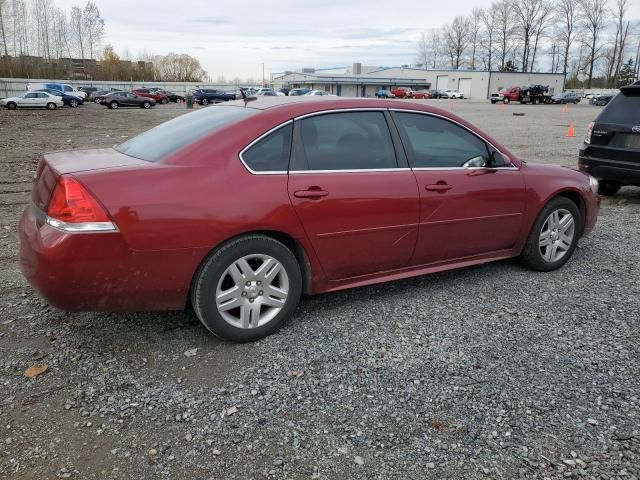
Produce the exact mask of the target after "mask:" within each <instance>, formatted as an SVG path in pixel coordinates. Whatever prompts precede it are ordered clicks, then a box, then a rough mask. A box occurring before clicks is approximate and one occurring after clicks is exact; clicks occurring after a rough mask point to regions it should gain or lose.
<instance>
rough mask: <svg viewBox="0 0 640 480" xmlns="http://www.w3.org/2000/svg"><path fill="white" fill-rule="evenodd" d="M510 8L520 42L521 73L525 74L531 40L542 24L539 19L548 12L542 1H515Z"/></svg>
mask: <svg viewBox="0 0 640 480" xmlns="http://www.w3.org/2000/svg"><path fill="white" fill-rule="evenodd" d="M511 8H512V9H513V12H514V16H515V19H516V26H517V30H518V33H519V34H520V37H521V41H522V71H523V72H526V71H528V70H529V64H530V63H531V62H530V58H531V56H532V45H531V42H532V39H533V37H534V35H536V32H537V31H539V28H540V25H541V24H542V21H541V17H542V16H543V15H545V14H548V12H547V11H545V3H544V1H543V0H517V1H514V2H512V3H511ZM538 36H539V35H538Z"/></svg>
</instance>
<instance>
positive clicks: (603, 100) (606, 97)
mask: <svg viewBox="0 0 640 480" xmlns="http://www.w3.org/2000/svg"><path fill="white" fill-rule="evenodd" d="M615 96H616V94H613V93H604V94H602V95H599V96H597V97H593V98H592V99H591V100H589V103H591V104H592V105H596V106H598V107H604V106H605V105H608V104H609V102H610V101H611V99H612V98H613V97H615Z"/></svg>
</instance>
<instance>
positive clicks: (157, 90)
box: [149, 87, 184, 103]
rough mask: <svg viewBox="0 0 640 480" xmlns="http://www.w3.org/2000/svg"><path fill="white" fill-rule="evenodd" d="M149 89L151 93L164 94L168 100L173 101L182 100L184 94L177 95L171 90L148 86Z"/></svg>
mask: <svg viewBox="0 0 640 480" xmlns="http://www.w3.org/2000/svg"><path fill="white" fill-rule="evenodd" d="M149 91H150V92H151V93H157V94H160V95H164V96H166V97H167V98H168V99H169V101H170V102H174V103H178V102H184V96H182V95H178V94H177V93H174V92H171V91H169V90H164V89H162V88H157V87H152V88H149Z"/></svg>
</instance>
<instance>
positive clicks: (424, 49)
mask: <svg viewBox="0 0 640 480" xmlns="http://www.w3.org/2000/svg"><path fill="white" fill-rule="evenodd" d="M428 63H429V44H428V43H427V39H426V37H425V35H424V32H422V35H421V37H420V40H418V49H417V53H416V64H418V65H422V66H423V67H424V69H425V70H426V69H427V68H428Z"/></svg>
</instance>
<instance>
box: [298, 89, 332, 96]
mask: <svg viewBox="0 0 640 480" xmlns="http://www.w3.org/2000/svg"><path fill="white" fill-rule="evenodd" d="M304 96H305V97H312V96H317V97H322V96H325V97H335V95H333V94H331V93H329V92H325V91H324V90H311V91H310V92H307V93H305V94H304Z"/></svg>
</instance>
